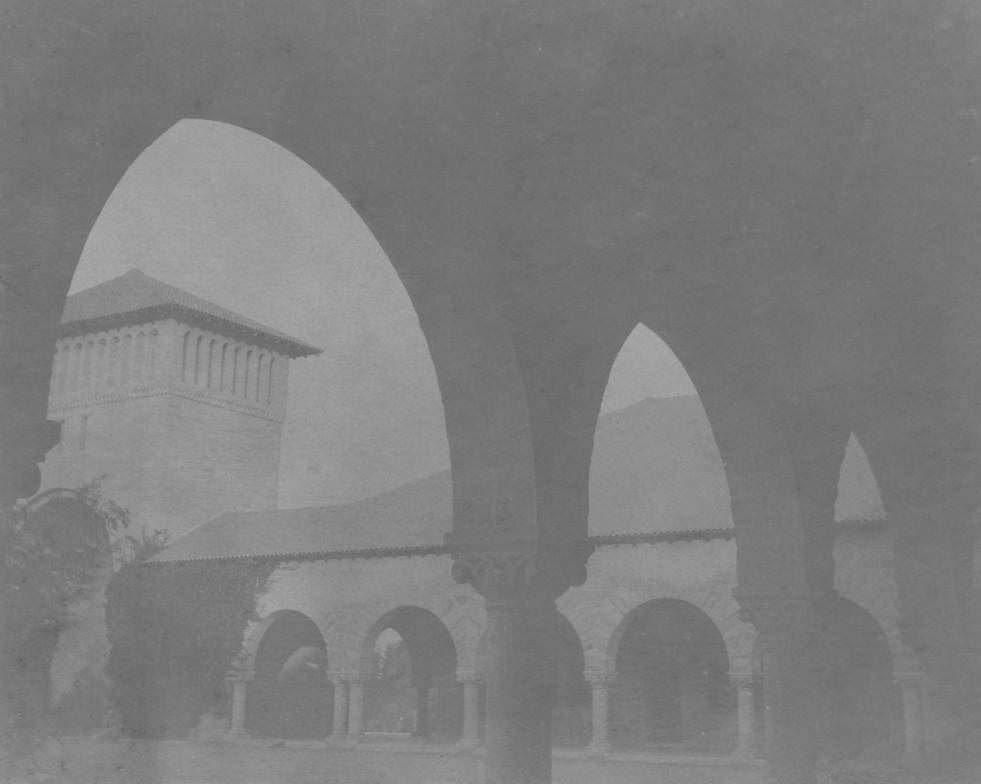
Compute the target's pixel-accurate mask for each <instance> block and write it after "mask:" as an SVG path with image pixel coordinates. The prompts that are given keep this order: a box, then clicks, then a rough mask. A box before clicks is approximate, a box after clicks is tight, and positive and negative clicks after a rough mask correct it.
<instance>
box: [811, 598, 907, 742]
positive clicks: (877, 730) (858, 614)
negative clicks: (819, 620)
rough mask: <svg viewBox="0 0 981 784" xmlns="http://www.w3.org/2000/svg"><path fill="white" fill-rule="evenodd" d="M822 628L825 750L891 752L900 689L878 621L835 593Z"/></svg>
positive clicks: (899, 716) (899, 721) (898, 730)
mask: <svg viewBox="0 0 981 784" xmlns="http://www.w3.org/2000/svg"><path fill="white" fill-rule="evenodd" d="M825 634H826V640H827V643H828V645H827V650H828V651H830V656H831V660H830V661H829V669H828V673H827V675H828V677H827V680H826V684H827V688H828V706H829V711H828V724H827V731H826V746H827V749H826V750H827V753H828V754H829V755H830V756H831V757H833V758H836V759H856V758H877V759H883V758H885V759H888V758H890V757H895V756H896V755H897V754H898V753H900V752H901V751H902V738H903V709H902V694H901V691H900V689H899V687H898V685H897V684H896V682H895V681H894V680H893V661H892V652H891V650H890V647H889V642H888V640H887V639H886V635H885V633H884V632H883V631H882V627H881V626H880V625H879V622H878V621H876V619H875V618H874V617H873V616H872V614H871V613H870V612H868V611H867V610H865V609H864V608H862V607H860V606H859V605H858V604H856V603H855V602H853V601H851V600H849V599H845V598H843V597H840V596H839V597H837V598H836V599H835V600H834V602H833V604H832V606H831V608H830V609H829V611H828V614H827V616H826V618H825Z"/></svg>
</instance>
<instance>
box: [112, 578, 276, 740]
mask: <svg viewBox="0 0 981 784" xmlns="http://www.w3.org/2000/svg"><path fill="white" fill-rule="evenodd" d="M275 568H276V564H275V563H274V562H262V561H224V562H210V561H196V562H187V563H149V564H133V565H129V566H125V567H123V568H122V569H121V570H120V571H119V572H118V573H117V574H116V575H115V576H114V577H113V580H112V582H111V583H110V584H109V589H108V595H107V607H106V620H107V624H108V628H109V641H110V644H111V649H110V653H109V662H108V665H107V674H108V675H109V677H110V678H111V679H112V682H113V693H112V699H113V703H114V704H115V706H116V708H117V709H118V710H119V713H120V716H121V718H122V725H123V727H122V728H123V731H124V732H125V733H126V734H128V735H134V736H138V737H186V736H187V734H188V733H189V732H190V730H191V729H192V728H193V727H194V726H195V724H196V723H197V721H198V718H199V717H200V716H201V715H203V714H205V713H212V714H215V715H220V714H222V713H225V712H226V710H227V700H228V696H227V693H226V690H225V682H224V677H225V673H226V671H227V670H228V669H229V667H230V666H231V664H232V662H233V660H234V659H235V658H236V656H237V655H238V654H239V653H240V651H241V646H242V639H243V634H244V631H245V627H246V624H247V623H248V621H249V620H250V618H251V617H252V616H253V613H254V608H255V599H256V595H257V593H259V592H261V591H262V586H263V584H264V582H265V580H266V579H267V578H268V576H269V575H270V574H271V573H272V571H273V570H274V569H275Z"/></svg>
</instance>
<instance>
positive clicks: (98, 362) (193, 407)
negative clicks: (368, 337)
mask: <svg viewBox="0 0 981 784" xmlns="http://www.w3.org/2000/svg"><path fill="white" fill-rule="evenodd" d="M319 353H320V350H319V349H317V348H314V347H313V346H309V345H306V344H304V343H302V342H300V341H298V340H295V339H293V338H291V337H289V336H287V335H284V334H282V333H279V332H277V331H275V330H273V329H270V328H269V327H266V326H263V325H262V324H258V323H256V322H254V321H252V320H250V319H247V318H245V317H243V316H240V315H238V314H236V313H232V312H231V311H228V310H225V309H224V308H221V307H219V306H218V305H215V304H213V303H211V302H207V301H205V300H203V299H200V298H198V297H195V296H194V295H192V294H189V293H187V292H185V291H182V290H180V289H178V288H175V287H173V286H170V285H168V284H166V283H163V282H161V281H159V280H155V279H154V278H151V277H149V276H147V275H144V274H143V273H142V272H140V271H139V270H131V271H129V272H127V273H126V274H124V275H122V276H120V277H118V278H114V279H112V280H109V281H106V282H105V283H101V284H99V285H97V286H94V287H92V288H89V289H86V290H85V291H81V292H78V293H76V294H73V295H71V296H70V297H69V298H68V300H67V303H66V305H65V310H64V313H63V316H62V321H61V331H60V337H59V339H58V341H57V344H56V351H55V357H54V364H53V371H52V382H51V396H50V399H49V404H48V410H49V413H48V416H49V418H50V419H53V420H56V421H59V422H61V424H62V438H61V442H60V443H59V444H58V445H57V446H56V447H54V449H52V450H51V452H49V454H48V456H47V458H46V460H45V462H44V465H43V466H42V476H43V485H42V487H44V488H50V487H77V486H79V485H81V484H83V483H85V482H89V481H92V480H93V479H96V478H98V477H100V476H104V477H105V479H104V483H103V492H104V493H105V494H106V495H107V496H110V497H112V498H113V499H114V500H116V501H117V502H119V503H120V504H122V505H123V506H124V507H127V508H128V509H129V510H130V513H131V515H132V520H133V523H134V524H135V528H136V529H137V530H139V529H140V528H141V527H145V528H146V529H147V530H155V529H162V530H166V531H168V532H170V535H171V537H174V536H177V535H179V534H181V533H182V532H184V531H187V530H188V529H190V528H192V527H194V526H196V525H198V524H200V523H202V522H204V521H205V520H208V519H210V518H211V517H214V516H215V515H216V514H218V513H220V512H223V511H230V510H255V509H269V508H275V506H276V505H277V504H276V502H277V485H278V479H279V476H278V473H279V471H278V464H279V452H280V439H281V434H282V424H283V417H284V414H285V411H286V395H287V383H288V376H289V360H290V359H293V358H297V357H305V356H310V355H313V354H319Z"/></svg>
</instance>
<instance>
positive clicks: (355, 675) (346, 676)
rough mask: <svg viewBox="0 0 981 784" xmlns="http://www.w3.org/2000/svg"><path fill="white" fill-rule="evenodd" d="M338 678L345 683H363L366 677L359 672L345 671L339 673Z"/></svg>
mask: <svg viewBox="0 0 981 784" xmlns="http://www.w3.org/2000/svg"><path fill="white" fill-rule="evenodd" d="M340 677H341V678H342V679H343V680H344V681H345V682H347V683H364V682H365V680H366V679H367V675H366V674H365V673H363V672H361V670H345V671H344V672H342V673H340Z"/></svg>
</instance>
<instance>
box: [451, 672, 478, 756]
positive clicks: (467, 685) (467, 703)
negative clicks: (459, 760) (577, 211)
mask: <svg viewBox="0 0 981 784" xmlns="http://www.w3.org/2000/svg"><path fill="white" fill-rule="evenodd" d="M456 677H457V680H458V681H459V682H460V683H461V684H462V686H463V734H462V735H461V736H460V742H459V744H458V745H459V746H460V747H461V748H466V749H473V748H476V747H477V746H478V745H480V678H479V677H478V676H477V674H476V673H474V672H460V673H458V674H457V676H456Z"/></svg>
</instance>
